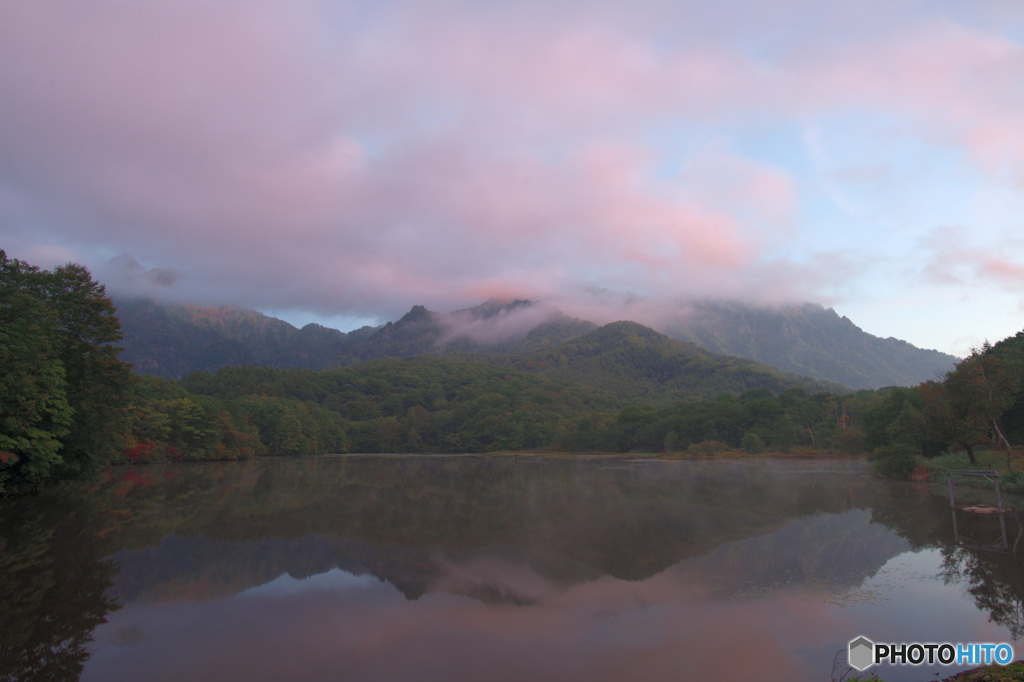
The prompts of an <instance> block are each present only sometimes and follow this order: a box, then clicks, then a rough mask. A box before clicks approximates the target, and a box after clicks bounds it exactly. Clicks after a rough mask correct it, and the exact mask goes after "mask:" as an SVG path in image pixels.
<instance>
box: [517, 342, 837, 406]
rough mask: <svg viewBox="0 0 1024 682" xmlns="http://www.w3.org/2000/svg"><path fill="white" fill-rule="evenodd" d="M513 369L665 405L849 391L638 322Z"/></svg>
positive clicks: (538, 354) (532, 356)
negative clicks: (758, 393) (758, 392)
mask: <svg viewBox="0 0 1024 682" xmlns="http://www.w3.org/2000/svg"><path fill="white" fill-rule="evenodd" d="M509 364H511V365H512V366H513V367H516V368H518V369H522V370H524V371H527V372H538V373H541V374H544V375H545V376H550V377H554V378H558V379H565V380H568V381H574V382H578V383H581V384H584V385H587V386H593V387H594V388H600V389H603V390H606V391H612V392H614V393H615V394H616V395H618V396H621V397H623V398H645V399H649V400H655V401H661V402H665V401H673V400H684V399H688V398H714V397H716V396H719V395H721V394H723V393H729V394H732V395H738V394H740V393H744V392H745V391H750V390H753V389H759V388H764V389H768V390H769V391H771V392H772V393H779V392H781V391H784V390H787V389H791V388H803V389H806V390H809V391H811V392H820V391H832V392H844V391H846V390H847V389H846V387H845V386H840V385H838V384H835V383H829V382H826V381H814V380H811V379H808V378H807V377H798V376H795V375H792V374H788V375H784V374H783V373H781V372H779V371H777V370H774V369H772V368H771V367H769V366H768V365H765V364H762V363H759V362H754V361H752V360H743V359H740V358H733V357H727V356H724V355H716V354H714V353H709V352H708V351H706V350H704V349H702V348H700V347H698V346H696V345H694V344H692V343H685V342H682V341H676V340H674V339H670V338H668V337H666V336H664V335H663V334H659V333H658V332H656V331H654V330H653V329H651V328H649V327H645V326H643V325H640V324H637V323H635V322H613V323H611V324H607V325H605V326H603V327H601V328H599V329H595V330H594V331H592V332H589V333H587V334H585V335H583V336H580V337H578V338H576V339H573V340H572V341H567V342H565V343H562V344H559V345H557V346H553V347H551V348H548V349H545V350H538V351H534V352H532V353H524V354H522V355H517V356H515V357H512V358H511V359H510V360H509Z"/></svg>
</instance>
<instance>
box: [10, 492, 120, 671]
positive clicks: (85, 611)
mask: <svg viewBox="0 0 1024 682" xmlns="http://www.w3.org/2000/svg"><path fill="white" fill-rule="evenodd" d="M96 520H97V519H96V514H95V513H94V509H93V508H92V507H91V506H89V505H83V504H81V503H80V502H75V501H72V500H69V499H68V498H67V497H62V498H60V499H49V500H31V501H19V502H18V503H16V504H15V505H14V506H12V507H9V508H7V509H4V514H3V524H0V680H4V681H6V680H77V679H78V678H79V676H80V675H81V672H82V667H83V665H84V663H85V661H86V659H87V658H88V652H87V651H86V649H85V647H86V644H87V643H88V642H89V641H90V640H91V638H92V631H93V630H94V629H95V628H96V626H98V625H99V624H101V623H103V622H105V621H106V616H107V614H108V613H109V612H110V611H111V610H113V609H116V608H117V606H116V605H115V604H114V603H113V601H112V600H111V599H110V598H109V597H108V596H107V591H108V588H109V587H110V585H111V578H112V577H113V576H114V575H115V574H116V573H117V566H116V564H114V563H113V562H111V561H109V560H105V559H104V558H103V557H104V556H105V554H106V551H105V547H104V543H103V542H102V541H101V539H100V536H99V530H100V528H99V526H98V525H97V524H96Z"/></svg>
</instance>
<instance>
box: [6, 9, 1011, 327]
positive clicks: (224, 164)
mask: <svg viewBox="0 0 1024 682" xmlns="http://www.w3.org/2000/svg"><path fill="white" fill-rule="evenodd" d="M981 6H982V7H983V9H986V10H987V11H989V12H991V16H988V15H985V14H984V13H981V10H979V14H978V15H977V21H976V23H975V24H974V25H969V26H968V25H960V24H954V23H953V22H952V20H950V19H947V18H942V17H941V16H940V15H939V14H938V12H937V11H935V12H931V11H929V12H925V11H923V10H922V8H924V7H926V5H923V4H921V3H919V2H911V1H910V0H907V1H905V2H899V3H890V4H886V5H885V6H884V8H885V9H884V11H883V9H882V8H883V5H881V4H877V5H876V4H872V3H867V4H864V3H836V4H835V6H834V7H831V9H829V10H822V9H821V6H820V4H818V3H811V2H807V1H805V0H790V1H789V2H786V3H783V4H782V5H781V6H773V7H772V9H771V11H768V10H766V9H765V7H764V6H763V4H760V3H753V2H745V1H744V2H737V3H735V4H734V5H731V6H730V7H729V8H728V11H726V9H719V10H715V9H709V8H708V7H707V6H706V3H697V2H682V3H664V2H656V1H650V2H641V3H638V4H636V5H633V4H631V5H630V7H629V9H628V10H627V9H625V8H624V6H622V5H620V4H619V3H614V2H604V3H596V4H591V3H587V4H586V5H582V4H579V3H575V2H565V3H558V4H555V5H551V4H550V3H545V4H544V5H543V6H542V5H540V4H539V3H531V2H524V3H479V2H469V1H452V2H437V3H433V2H431V3H414V2H389V3H385V4H379V5H378V4H374V5H373V6H370V5H366V4H364V3H358V2H350V3H320V2H313V1H310V2H289V3H283V2H273V1H270V0H267V1H263V2H257V3H248V2H244V3H243V2H240V1H238V0H220V1H218V2H212V3H211V2H198V0H186V1H183V2H175V3H173V4H148V3H132V2H123V1H121V0H100V1H99V2H96V3H91V4H90V6H89V8H88V9H86V8H84V7H81V8H80V7H75V6H67V5H64V4H53V3H6V4H4V5H3V6H2V7H0V88H2V90H3V91H4V92H6V93H9V94H10V96H8V97H5V99H4V103H3V104H2V105H0V107H2V109H0V111H2V112H3V119H4V121H5V124H4V126H3V128H2V129H0V198H2V197H14V199H11V200H9V201H5V200H0V212H2V214H0V218H2V219H3V221H4V223H3V225H4V226H3V228H0V229H2V230H3V232H2V233H0V234H2V236H3V237H4V238H5V239H6V240H10V241H12V242H15V243H17V244H19V245H23V246H24V248H26V249H35V251H34V252H41V251H42V250H43V249H44V247H43V246H41V244H50V245H53V244H60V245H61V248H62V249H64V251H65V252H67V253H69V254H73V255H75V256H77V259H79V260H84V261H86V262H87V263H89V264H91V265H92V266H93V267H94V269H96V270H97V271H100V270H102V271H103V272H104V273H108V276H110V277H112V280H111V287H112V288H115V287H122V288H124V289H128V290H135V291H138V292H141V291H143V290H144V291H150V290H151V289H152V287H153V286H154V285H159V289H160V290H161V291H163V292H165V295H167V296H172V297H173V296H177V297H179V298H181V299H186V298H187V299H192V300H199V299H203V298H204V297H205V298H206V299H212V298H216V299H218V300H221V301H233V302H238V303H244V304H248V305H253V306H256V307H262V308H268V307H269V308H276V309H285V308H302V309H305V310H309V311H315V312H319V313H322V314H325V315H328V314H337V313H348V314H361V315H380V316H383V317H393V316H395V315H396V314H399V313H401V312H403V311H405V310H407V309H408V307H409V306H410V305H411V304H413V303H423V304H426V305H428V306H429V307H431V308H434V309H443V310H449V309H453V308H458V307H464V306H466V305H470V304H474V303H477V302H479V301H480V300H482V299H486V298H491V297H502V298H512V297H529V298H544V299H549V300H554V299H560V300H562V301H571V302H574V303H575V305H576V306H578V307H580V308H582V307H586V306H589V305H594V304H596V302H597V301H598V300H599V299H608V298H610V299H614V300H616V301H619V302H622V301H630V302H633V303H635V302H636V301H650V302H653V303H651V304H654V303H659V302H660V303H664V302H670V301H675V300H677V299H680V298H687V297H700V296H709V295H713V296H717V297H745V298H752V299H759V300H768V299H770V300H773V301H774V300H777V299H787V298H788V299H802V298H815V297H817V298H821V297H824V296H827V295H828V293H829V292H830V291H835V290H838V289H841V288H842V286H843V285H842V281H843V278H847V279H852V278H856V276H857V275H856V273H855V272H853V271H852V270H851V269H849V268H837V269H833V270H832V271H831V272H827V273H826V272H824V271H823V269H822V267H821V264H822V262H824V261H826V260H827V259H828V252H827V251H824V252H820V253H818V252H809V251H808V250H806V249H805V248H803V247H802V246H801V244H802V243H804V242H807V241H808V240H807V239H806V233H807V231H808V230H814V229H818V226H816V225H813V224H809V219H808V217H807V216H806V215H804V213H803V210H802V205H803V203H804V201H805V199H804V197H803V196H802V192H803V191H804V189H803V187H802V184H801V181H800V180H799V178H797V176H796V174H797V173H798V172H799V170H798V169H797V168H794V167H791V166H790V165H788V163H787V161H786V160H785V159H782V158H767V157H766V156H765V155H759V154H755V153H751V152H750V151H749V150H745V149H744V145H743V144H741V143H740V142H738V140H741V139H742V138H743V137H744V136H745V135H747V134H749V133H750V132H751V130H752V129H756V128H757V127H759V126H763V125H765V122H766V121H767V122H772V123H775V122H782V123H786V124H789V125H797V126H803V124H804V123H805V122H806V121H808V120H811V121H813V120H815V119H817V118H821V117H829V116H832V115H834V114H837V113H844V112H850V111H870V112H876V113H880V114H885V115H887V116H889V117H891V120H893V121H896V123H894V124H893V125H894V129H898V130H899V131H900V134H903V133H906V132H907V131H912V134H915V135H919V136H922V137H924V138H927V139H928V140H929V141H930V143H934V144H939V145H945V146H949V147H954V148H956V149H959V150H962V152H963V153H964V154H965V155H966V157H967V158H969V159H970V160H971V161H972V162H973V163H974V164H976V165H977V166H978V168H979V169H981V170H982V171H984V172H985V173H990V174H995V175H1006V176H1007V177H1024V136H1022V134H1021V133H1020V131H1021V130H1024V101H1022V98H1024V93H1022V92H1021V91H1020V89H1019V88H1017V87H1015V84H1016V83H1020V82H1024V49H1022V47H1021V45H1020V44H1019V43H1015V42H1013V41H1012V40H1011V39H1010V38H1008V37H1006V36H1005V35H1003V34H1001V33H998V32H996V30H995V28H994V27H995V26H998V25H999V24H998V21H1002V20H1003V16H1004V15H1001V14H999V12H1000V10H999V8H1000V7H1001V5H999V4H998V3H987V4H986V3H981ZM584 10H585V11H584ZM737 17H738V18H737ZM997 19H998V21H997ZM807 29H815V30H812V31H810V32H809V33H808V32H807ZM840 29H842V30H840ZM830 32H832V33H830ZM804 35H811V36H812V37H811V38H803V37H798V36H804ZM813 36H820V37H813ZM706 126H714V127H715V128H716V130H719V131H721V132H720V136H721V138H722V139H724V142H723V143H721V144H718V145H712V146H710V147H709V146H708V145H701V144H697V145H696V148H693V147H692V146H691V147H688V146H686V145H685V144H684V145H683V151H678V150H676V151H672V150H670V149H668V148H666V147H665V146H664V145H663V142H664V140H665V139H666V138H672V137H673V135H683V136H685V135H687V134H693V132H692V131H694V130H697V129H700V128H701V127H706ZM889 132H891V131H889ZM835 192H836V196H840V192H841V190H839V189H835ZM122 253H125V254H131V258H133V259H135V260H136V261H138V263H143V264H144V266H139V268H135V267H134V266H132V267H131V268H128V270H125V271H119V270H118V267H119V266H116V265H115V266H111V267H109V268H108V267H107V266H105V265H103V264H104V263H106V262H107V261H108V260H109V259H110V257H111V256H114V255H116V254H122ZM12 255H15V256H18V255H19V254H12ZM848 260H849V259H848ZM854 260H855V259H854ZM1011 266H1012V264H1007V265H1005V266H1003V267H1002V270H1000V266H998V264H992V265H990V266H989V270H990V271H991V272H993V273H996V274H998V273H999V272H1003V273H1004V276H1009V275H1007V274H1006V273H1010V274H1011V275H1012V272H1013V268H1012V267H1011ZM143 272H145V273H146V274H145V275H144V276H143V274H142V273H143ZM154 272H156V273H157V275H153V274H152V273H154ZM166 273H173V276H165V275H166ZM997 279H998V278H997ZM157 280H159V281H157ZM827 280H830V281H827ZM595 291H600V292H607V295H605V294H602V295H600V296H595V295H594V294H593V292H595ZM633 303H629V304H626V305H627V306H628V305H632V304H633Z"/></svg>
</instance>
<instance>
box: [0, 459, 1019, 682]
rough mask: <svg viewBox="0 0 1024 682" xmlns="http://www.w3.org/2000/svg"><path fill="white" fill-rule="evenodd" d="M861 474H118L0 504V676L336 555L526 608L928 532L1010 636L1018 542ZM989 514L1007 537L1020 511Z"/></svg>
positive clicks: (863, 563)
mask: <svg viewBox="0 0 1024 682" xmlns="http://www.w3.org/2000/svg"><path fill="white" fill-rule="evenodd" d="M863 469H864V465H863V464H861V463H852V464H841V463H840V464H835V463H828V462H826V463H821V464H799V463H793V462H783V463H773V462H770V461H757V462H704V463H700V462H625V461H623V460H619V459H615V460H580V459H540V458H537V459H531V458H526V457H519V458H499V457H495V458H486V457H483V458H459V459H452V458H429V457H428V458H422V457H421V458H399V457H394V458H388V457H377V458H356V457H353V458H321V459H309V460H296V461H265V462H247V463H239V464H224V465H221V464H217V465H193V466H183V467H174V466H169V467H144V468H136V469H134V470H124V471H120V472H116V473H113V474H111V475H109V476H108V477H107V478H105V479H103V480H100V481H97V482H94V483H91V484H89V485H83V486H80V487H76V488H70V489H65V490H61V491H59V493H58V494H54V495H44V496H42V497H40V498H37V499H25V500H19V501H16V502H13V503H12V502H10V501H8V502H6V503H5V504H4V505H3V506H2V507H0V679H20V678H21V677H24V676H25V674H26V673H27V671H47V674H48V675H50V678H52V679H76V678H77V675H78V672H79V671H80V670H81V669H82V665H83V662H84V660H85V658H86V656H87V651H86V648H85V647H86V646H87V643H88V642H89V640H90V638H91V637H92V633H93V631H94V629H95V628H96V627H97V624H99V623H101V622H103V621H104V620H105V619H106V618H108V617H109V614H110V613H111V612H112V611H113V610H115V609H116V608H118V605H120V606H124V607H126V608H125V611H122V612H121V613H122V614H123V613H125V612H127V611H130V610H132V608H133V607H134V606H136V605H142V604H146V603H148V602H155V601H171V600H184V601H194V600H202V599H212V598H216V597H223V596H228V595H233V594H237V593H240V592H242V591H245V590H246V589H248V588H251V587H253V586H258V585H264V584H266V583H268V582H271V581H273V580H274V579H275V578H277V577H279V576H281V575H282V574H290V575H292V576H293V577H295V578H298V579H301V578H306V577H309V576H314V575H317V574H322V573H325V572H329V571H331V570H332V569H336V568H338V569H341V570H342V571H345V572H348V573H352V574H355V575H360V576H364V580H365V576H374V577H376V578H379V579H381V580H386V581H388V582H389V583H391V584H393V585H395V586H396V587H397V588H398V589H399V590H400V591H401V592H402V593H403V594H404V595H405V597H406V598H407V599H416V598H418V597H420V596H421V595H424V594H428V593H437V592H451V593H457V594H462V595H468V596H470V597H473V598H474V599H477V600H480V601H483V602H488V603H504V604H529V603H535V602H538V601H543V600H545V599H548V598H551V597H553V596H554V597H557V595H558V594H560V593H562V592H564V591H566V590H569V589H571V588H573V586H576V585H580V584H582V583H587V582H589V581H598V580H599V579H600V578H602V577H603V576H613V577H615V578H619V579H624V580H646V579H648V578H652V577H653V576H658V578H657V580H658V581H663V580H675V579H676V577H678V578H679V579H680V580H685V581H686V584H699V585H701V586H702V588H703V589H705V590H706V591H709V592H710V593H711V595H712V597H735V596H741V597H744V596H756V595H759V594H763V593H764V592H765V591H767V590H772V589H774V588H778V587H788V586H791V585H800V584H803V585H806V584H811V585H822V586H824V587H826V588H828V589H834V590H836V591H839V590H842V589H843V588H844V587H847V586H851V585H856V584H859V583H860V582H861V581H862V580H863V579H864V578H865V577H867V576H870V575H872V574H874V573H875V572H876V571H877V570H878V569H879V567H880V566H881V565H882V564H883V563H884V562H885V561H886V560H887V559H888V558H889V557H891V556H893V555H895V554H897V553H899V552H901V551H903V550H904V549H906V548H907V547H910V548H913V549H919V548H938V549H939V550H940V551H941V552H942V555H943V558H944V564H943V571H944V577H946V578H947V579H948V580H950V581H955V582H957V583H958V584H962V585H963V586H964V588H965V589H966V590H967V592H968V593H969V594H971V595H972V597H973V598H974V601H975V603H976V604H977V606H978V608H979V609H982V610H983V611H984V612H986V613H988V614H990V615H991V618H992V619H993V620H994V621H995V622H997V623H999V624H1001V625H1004V626H1006V627H1007V628H1009V630H1010V632H1011V634H1012V635H1013V636H1014V637H1020V636H1024V564H1022V562H1021V559H1019V558H1015V557H1014V556H1012V555H1009V554H1000V553H995V552H979V551H975V550H967V549H965V548H963V547H959V546H957V545H955V544H954V542H953V529H952V521H951V515H950V510H949V508H948V501H947V500H946V499H945V497H944V496H942V495H936V494H934V493H933V491H932V490H931V489H930V488H928V487H927V486H925V487H918V486H912V485H906V484H890V483H886V482H883V481H874V480H871V479H869V478H867V477H865V476H862V475H861V472H862V471H863ZM1015 506H1018V507H1019V506H1020V504H1019V503H1016V504H1015ZM994 522H995V520H994V519H993V518H991V517H989V518H987V519H982V518H978V519H972V520H964V519H961V522H960V523H961V526H960V530H961V532H963V533H967V534H969V535H971V536H972V537H982V536H983V535H984V533H986V532H990V531H991V529H990V528H987V527H986V526H984V524H986V523H987V524H992V523H994ZM1007 523H1008V531H1009V535H1010V537H1011V540H1012V539H1013V538H1015V537H1016V535H1017V532H1018V530H1019V525H1018V524H1019V519H1017V518H1016V517H1013V518H1010V519H1007ZM114 559H116V561H115V560H114ZM118 561H119V562H120V563H121V565H120V571H119V570H118V565H117V562H118ZM665 584H666V583H663V582H661V583H658V585H665Z"/></svg>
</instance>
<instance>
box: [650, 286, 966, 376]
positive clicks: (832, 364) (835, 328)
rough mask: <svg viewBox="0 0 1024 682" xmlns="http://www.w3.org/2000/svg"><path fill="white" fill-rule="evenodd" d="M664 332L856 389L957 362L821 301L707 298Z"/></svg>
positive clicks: (932, 372) (716, 350)
mask: <svg viewBox="0 0 1024 682" xmlns="http://www.w3.org/2000/svg"><path fill="white" fill-rule="evenodd" d="M662 331H663V332H664V333H665V334H667V335H668V336H670V337H672V338H675V339H680V340H683V341H690V342H692V343H696V344H697V345H699V346H702V347H704V348H707V349H708V350H710V351H712V352H714V353H721V354H723V355H735V356H737V357H742V358H747V359H750V360H757V361H758V362H763V363H765V364H768V365H771V366H772V367H775V368H776V369H779V370H781V371H783V372H792V373H794V374H800V375H803V376H809V377H814V378H818V379H827V380H830V381H837V382H839V383H842V384H845V385H846V386H849V387H850V388H854V389H862V388H866V389H876V388H882V387H883V386H913V385H916V384H919V383H921V382H922V381H927V380H930V379H935V378H936V377H938V376H941V375H942V374H944V373H945V372H946V371H947V370H949V369H951V368H952V367H953V365H954V364H955V363H956V362H958V361H959V358H957V357H955V356H952V355H948V354H946V353H940V352H939V351H936V350H923V349H920V348H917V347H915V346H912V345H911V344H909V343H907V342H906V341H900V340H899V339H895V338H891V337H890V338H887V339H882V338H879V337H877V336H873V335H871V334H868V333H867V332H865V331H863V330H862V329H861V328H860V327H858V326H857V325H855V324H854V323H853V322H851V321H850V320H849V319H848V318H846V317H840V316H839V315H838V314H837V313H836V312H835V311H834V310H832V309H831V308H825V307H823V306H821V305H818V304H816V303H805V304H802V305H791V306H783V307H777V308H754V307H751V306H747V305H744V304H741V303H735V302H713V301H703V302H699V303H696V304H694V305H693V306H692V309H691V310H690V312H689V313H688V314H687V315H686V316H685V317H683V318H682V319H681V320H678V321H676V322H674V323H670V324H667V325H665V326H664V328H663V329H662Z"/></svg>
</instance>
